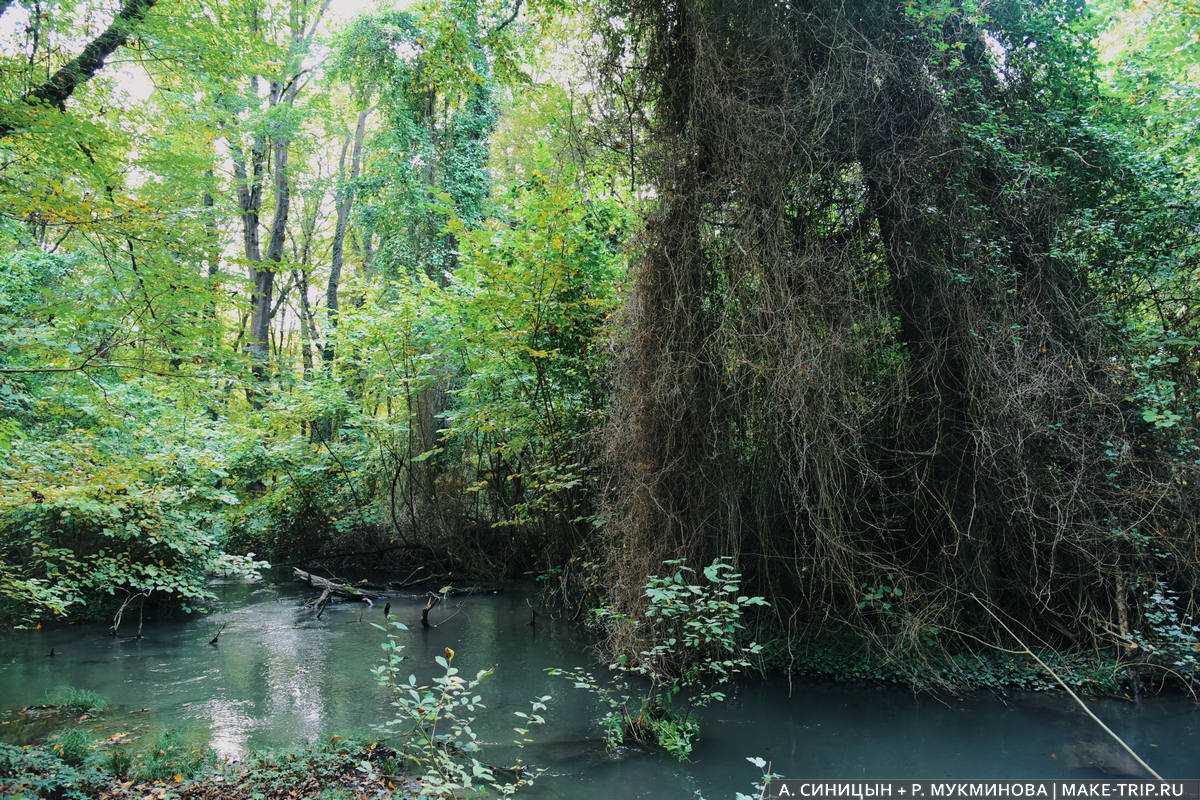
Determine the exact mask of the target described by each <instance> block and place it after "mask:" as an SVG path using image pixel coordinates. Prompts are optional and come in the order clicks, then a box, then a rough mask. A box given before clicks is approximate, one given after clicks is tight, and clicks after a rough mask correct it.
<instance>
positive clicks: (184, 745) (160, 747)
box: [130, 730, 213, 782]
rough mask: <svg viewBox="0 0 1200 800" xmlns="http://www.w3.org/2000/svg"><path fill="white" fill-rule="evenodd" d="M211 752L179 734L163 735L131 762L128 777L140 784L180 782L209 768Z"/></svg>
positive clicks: (145, 747)
mask: <svg viewBox="0 0 1200 800" xmlns="http://www.w3.org/2000/svg"><path fill="white" fill-rule="evenodd" d="M212 762H213V754H212V751H211V750H209V749H208V747H207V746H205V745H200V744H195V743H191V742H188V741H186V739H185V738H184V735H183V734H182V733H180V732H179V731H173V730H167V731H163V732H162V733H160V734H159V735H158V737H157V738H156V739H155V740H154V741H152V742H150V743H149V744H147V745H145V746H144V747H142V748H141V749H140V750H139V752H138V753H137V755H135V756H134V758H133V765H132V769H131V771H130V773H131V774H132V775H133V776H134V777H135V778H136V779H138V780H141V781H166V782H179V781H180V780H184V779H187V778H191V777H193V776H195V775H197V774H199V772H200V771H201V770H202V769H204V768H205V767H206V766H209V765H211V764H212Z"/></svg>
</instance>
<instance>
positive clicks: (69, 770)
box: [0, 739, 109, 800]
mask: <svg viewBox="0 0 1200 800" xmlns="http://www.w3.org/2000/svg"><path fill="white" fill-rule="evenodd" d="M56 744H57V743H56ZM56 744H55V745H51V746H49V747H14V746H13V745H8V744H0V792H3V793H4V794H5V796H6V797H19V798H31V799H32V798H39V797H56V798H62V799H63V800H91V798H95V797H97V796H99V794H100V791H101V789H103V788H104V787H106V786H107V785H108V781H109V776H108V774H107V773H106V772H105V771H104V770H103V769H101V768H100V767H99V766H97V765H95V764H94V763H93V760H92V759H90V758H88V757H87V754H86V753H84V752H83V749H84V748H85V747H86V746H85V745H84V743H83V742H82V740H79V739H75V740H74V741H72V742H71V743H70V747H71V748H75V746H76V745H79V746H80V749H73V750H72V751H71V753H70V756H71V759H72V760H75V758H76V757H77V756H80V755H82V756H83V758H81V759H79V760H78V762H77V763H75V764H72V763H70V761H69V760H68V758H67V756H66V755H64V753H63V751H61V750H59V749H57V747H56Z"/></svg>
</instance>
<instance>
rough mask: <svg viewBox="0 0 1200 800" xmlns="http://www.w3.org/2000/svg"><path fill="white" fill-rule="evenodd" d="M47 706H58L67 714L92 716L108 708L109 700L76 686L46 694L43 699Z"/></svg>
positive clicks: (60, 687)
mask: <svg viewBox="0 0 1200 800" xmlns="http://www.w3.org/2000/svg"><path fill="white" fill-rule="evenodd" d="M43 702H44V703H45V704H46V705H52V706H57V707H58V708H60V709H62V711H63V712H64V713H66V714H73V715H75V716H78V715H80V714H91V713H94V712H97V711H103V710H104V709H106V708H108V698H107V697H105V696H104V695H102V694H100V693H99V692H94V691H92V690H91V689H78V688H76V687H74V686H59V687H57V688H55V689H51V690H50V691H48V692H46V697H45V698H44V699H43Z"/></svg>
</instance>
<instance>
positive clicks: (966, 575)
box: [0, 0, 1200, 688]
mask: <svg viewBox="0 0 1200 800" xmlns="http://www.w3.org/2000/svg"><path fill="white" fill-rule="evenodd" d="M1198 87H1200V6H1198V5H1197V4H1196V2H1195V0H1156V1H1154V2H1150V1H1148V0H1088V2H1084V0H906V2H896V1H892V2H888V1H887V0H856V1H855V2H850V3H847V2H842V0H837V1H836V2H828V1H827V0H815V2H810V3H803V4H792V3H783V2H777V1H776V0H696V1H695V2H693V1H692V0H642V1H640V2H639V1H638V0H524V1H523V0H421V1H419V2H413V3H408V4H405V3H396V4H389V3H387V2H381V3H379V4H365V3H358V2H355V3H341V2H331V0H202V2H198V3H184V2H178V0H120V2H116V0H18V2H10V1H8V2H0V196H2V200H0V211H2V213H0V263H2V266H0V408H2V409H3V413H2V414H0V450H2V452H3V458H2V459H0V555H2V558H0V615H2V616H3V618H4V620H5V621H6V624H7V625H8V626H10V627H18V628H34V627H38V626H44V625H48V624H52V623H53V624H61V623H67V622H74V621H84V620H103V621H105V622H108V623H112V624H113V626H114V629H120V626H121V625H122V624H124V625H125V626H128V625H130V624H131V623H129V620H130V619H132V618H133V615H134V614H135V613H136V615H137V616H138V617H145V616H147V615H149V616H156V615H157V616H160V617H161V616H163V615H167V614H171V613H177V612H198V611H203V610H204V609H205V608H206V603H207V602H208V600H209V599H210V587H209V580H210V578H211V577H212V576H214V575H223V576H235V575H243V576H250V575H254V574H258V573H260V572H262V571H264V570H266V569H267V567H268V566H269V565H274V566H275V567H284V568H288V569H290V568H291V567H292V566H301V567H305V568H312V567H313V566H319V567H321V568H322V569H324V570H327V571H330V572H331V573H333V574H341V573H342V572H346V573H347V574H348V572H349V571H350V570H351V569H352V568H355V567H357V568H363V567H366V568H370V569H374V570H377V571H378V570H383V571H387V572H389V573H392V574H394V575H397V576H400V577H404V576H407V577H408V578H409V579H411V580H414V581H419V580H429V581H433V582H435V584H436V585H442V584H446V583H458V584H464V583H467V584H469V583H479V582H481V581H483V582H498V581H501V580H508V579H524V580H532V581H536V583H537V584H538V585H539V586H540V587H541V590H542V594H543V601H544V604H545V607H546V608H549V609H553V613H554V614H562V615H568V616H571V615H578V616H579V617H580V618H583V617H585V616H589V615H588V611H589V609H594V608H602V609H604V610H605V613H602V614H599V615H596V614H594V613H593V614H591V615H590V616H589V618H590V619H592V621H593V622H595V623H596V625H597V626H598V634H599V636H598V638H599V639H600V640H602V641H603V642H604V643H606V644H607V647H608V649H609V651H610V652H611V653H612V654H613V655H614V656H615V655H620V654H634V653H639V652H640V653H642V654H643V655H645V653H646V652H647V651H646V650H644V649H640V648H644V647H647V646H649V645H650V644H653V625H654V620H655V619H656V618H655V617H654V615H653V613H651V612H653V611H654V609H655V608H656V607H655V605H654V603H655V602H656V601H657V600H662V601H663V602H665V603H666V604H667V606H670V605H671V603H673V602H681V601H680V599H679V598H674V599H672V596H670V595H669V592H668V590H669V589H670V586H671V581H670V580H669V579H668V581H667V588H666V589H664V588H663V587H661V586H659V587H658V589H654V588H653V587H654V586H655V585H656V584H655V580H656V579H655V577H654V576H657V575H661V574H665V573H667V572H669V571H670V568H671V565H675V566H678V567H679V568H680V569H683V570H686V569H689V568H690V569H695V570H702V569H704V568H705V567H706V565H708V566H707V570H705V574H707V575H709V576H710V577H711V576H716V578H713V579H714V580H716V579H717V578H719V577H720V576H722V575H723V574H724V573H723V572H722V570H730V571H732V570H734V569H737V570H738V573H732V572H730V574H731V575H735V577H733V578H731V580H732V581H733V584H731V585H737V581H738V578H737V577H736V575H740V576H741V577H740V581H741V582H742V583H743V584H744V586H745V588H744V589H743V591H747V592H749V593H751V594H753V595H754V596H753V597H750V598H747V597H742V596H739V597H738V599H737V602H736V605H738V607H739V610H741V608H742V607H745V608H744V610H745V611H746V613H747V616H746V626H747V628H748V630H750V631H752V632H753V634H754V638H755V639H756V640H757V641H758V642H761V643H765V646H764V647H763V648H759V647H758V646H757V645H756V646H754V648H752V649H748V650H746V651H745V653H746V656H747V661H746V665H745V666H747V667H749V665H750V662H751V661H753V663H754V664H755V665H756V666H757V667H764V668H769V669H812V670H816V671H821V672H824V673H826V674H840V675H841V676H842V677H857V678H863V677H878V676H880V675H883V674H887V675H890V676H892V677H899V678H900V679H902V680H906V681H908V682H911V683H914V684H916V685H921V686H941V687H952V688H958V687H963V686H968V685H976V684H978V683H988V682H991V681H997V680H1002V679H1003V678H1002V677H996V675H992V674H990V673H989V674H985V672H986V668H985V667H984V666H981V664H983V661H980V660H978V659H976V660H966V661H964V660H963V659H964V658H965V657H968V656H969V657H970V658H974V657H975V655H978V654H979V653H981V652H982V653H985V654H989V657H990V656H995V655H1001V656H1002V655H1003V653H1004V652H1006V650H1005V648H1007V649H1008V650H1011V649H1013V648H1016V647H1017V643H1015V642H1014V641H1013V639H1012V638H1011V637H1012V635H1013V634H1014V633H1016V634H1017V636H1018V638H1019V639H1020V640H1021V641H1022V642H1026V643H1029V644H1032V645H1033V646H1034V649H1037V650H1039V652H1043V653H1049V654H1054V656H1055V657H1056V658H1057V659H1058V661H1056V662H1055V663H1058V664H1060V665H1063V669H1064V670H1065V671H1070V672H1071V674H1072V675H1073V676H1074V678H1075V680H1076V681H1077V682H1086V681H1087V680H1089V678H1088V673H1086V671H1081V670H1084V668H1083V667H1078V668H1076V667H1071V665H1072V664H1075V665H1078V664H1080V663H1084V662H1086V663H1089V664H1096V663H1103V664H1106V665H1110V666H1111V665H1116V667H1115V669H1113V670H1110V671H1109V672H1108V673H1106V674H1108V675H1109V678H1108V680H1109V681H1110V682H1112V683H1116V684H1128V683H1129V682H1133V683H1137V682H1139V681H1152V682H1153V683H1155V684H1156V685H1160V684H1161V683H1162V682H1164V681H1166V682H1168V683H1172V684H1175V685H1181V684H1182V685H1186V684H1189V683H1194V682H1195V681H1196V676H1197V669H1198V665H1200V640H1198V638H1197V637H1198V634H1200V629H1198V628H1197V602H1198V601H1200V594H1198V593H1197V592H1198V589H1200V580H1198V579H1200V435H1198V432H1200V161H1198V154H1200V88H1198ZM664 562H666V563H667V564H668V567H664ZM676 574H677V575H678V574H680V573H676ZM697 574H698V573H697ZM647 581H650V584H649V585H650V587H651V588H650V589H647V585H648V584H647ZM677 584H679V585H682V582H681V581H679V582H677ZM702 591H703V590H702V589H697V590H696V592H695V594H696V596H701V595H702ZM655 592H658V593H657V594H655ZM685 594H686V593H685ZM648 597H649V598H650V600H649V605H648V601H647V598H648ZM664 598H666V599H664ZM684 600H686V597H685V598H684ZM122 618H124V620H125V621H124V623H122ZM218 635H219V634H218ZM1026 640H1027V641H1026ZM672 641H673V640H672ZM996 646H1002V649H1001V650H996ZM1022 646H1023V645H1022ZM685 655H686V654H685ZM450 657H452V655H451V656H450ZM1073 659H1082V661H1078V660H1073ZM996 669H997V670H1001V667H996ZM1072 670H1073V671H1072Z"/></svg>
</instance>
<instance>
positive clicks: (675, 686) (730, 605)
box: [549, 558, 767, 761]
mask: <svg viewBox="0 0 1200 800" xmlns="http://www.w3.org/2000/svg"><path fill="white" fill-rule="evenodd" d="M663 563H664V565H665V566H667V567H671V568H673V570H674V572H673V574H669V575H667V576H665V577H664V576H659V575H651V576H650V578H649V579H648V580H647V582H646V591H645V597H646V608H645V610H644V612H643V617H644V618H643V619H642V620H640V621H637V622H635V621H634V620H632V619H630V618H629V617H627V616H625V615H623V614H620V613H618V612H616V611H614V610H612V609H609V608H600V609H597V610H596V611H595V612H594V615H595V618H596V619H597V620H598V621H599V623H600V624H602V625H605V626H608V627H609V628H610V632H612V630H615V629H618V628H625V629H626V630H628V629H629V628H632V627H636V628H637V633H638V634H640V638H641V639H643V640H645V641H648V642H649V643H650V646H649V647H648V648H646V649H644V650H642V651H640V652H638V653H636V654H635V655H634V656H633V657H632V658H631V657H629V656H628V655H624V654H622V655H620V656H618V658H617V659H616V660H615V661H614V662H613V663H612V664H609V670H611V671H612V673H613V677H612V678H611V679H610V680H609V681H608V682H606V683H601V682H600V681H599V680H597V678H596V677H595V676H594V675H592V674H591V673H590V672H587V671H586V670H583V669H574V670H563V669H551V670H549V672H550V674H552V675H560V676H562V677H564V678H566V679H567V680H569V681H571V682H572V683H573V684H574V685H575V687H576V688H577V689H584V690H586V691H589V692H591V693H592V694H594V695H596V696H597V697H598V698H599V699H600V700H601V702H603V703H604V704H605V705H606V706H607V707H608V712H607V713H606V714H605V715H604V716H603V717H602V718H601V719H600V727H601V729H602V730H603V731H604V739H605V741H606V742H607V743H608V745H609V747H610V748H615V747H619V746H620V745H621V744H623V743H625V741H626V740H629V739H632V740H634V741H638V742H645V743H656V744H657V745H658V746H659V747H662V748H663V749H664V750H666V751H667V752H668V753H670V754H671V755H673V756H674V757H675V758H677V759H679V760H680V761H686V760H687V757H688V756H689V755H690V754H691V752H692V745H693V743H694V742H695V740H696V737H697V736H698V735H699V733H700V725H699V723H698V722H697V721H696V720H695V719H694V718H693V717H692V713H693V712H694V711H695V710H697V709H701V708H704V707H706V706H709V705H711V704H713V703H719V702H722V701H724V700H725V693H724V691H723V689H724V687H725V686H726V685H727V684H728V683H729V682H730V680H731V679H732V678H733V676H734V675H736V674H738V673H740V672H742V671H744V670H746V669H748V668H749V667H750V656H752V655H757V654H759V653H760V652H761V647H759V645H757V644H754V643H750V644H743V643H742V642H741V641H739V637H740V635H741V633H742V631H743V630H744V628H745V626H744V625H743V623H742V614H743V612H744V611H745V609H746V608H748V607H750V606H764V605H766V604H767V601H766V600H764V599H763V598H761V597H746V596H744V595H741V594H739V587H740V584H741V577H742V576H741V575H740V574H739V573H738V572H737V571H736V570H735V569H734V567H733V565H732V564H731V563H729V561H728V559H725V558H718V559H717V560H715V561H713V562H712V563H711V564H709V565H708V566H707V567H705V568H704V570H703V576H704V582H703V583H700V582H694V583H691V582H689V581H688V577H689V575H690V574H692V573H693V570H691V569H690V568H688V567H686V566H684V564H683V562H682V561H677V560H676V561H665V562H663ZM635 680H636V681H638V682H639V684H640V685H641V686H644V687H645V688H643V689H642V690H641V691H640V693H639V692H637V691H636V690H635V688H634V681H635Z"/></svg>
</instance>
